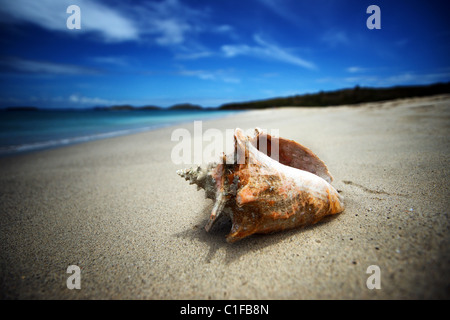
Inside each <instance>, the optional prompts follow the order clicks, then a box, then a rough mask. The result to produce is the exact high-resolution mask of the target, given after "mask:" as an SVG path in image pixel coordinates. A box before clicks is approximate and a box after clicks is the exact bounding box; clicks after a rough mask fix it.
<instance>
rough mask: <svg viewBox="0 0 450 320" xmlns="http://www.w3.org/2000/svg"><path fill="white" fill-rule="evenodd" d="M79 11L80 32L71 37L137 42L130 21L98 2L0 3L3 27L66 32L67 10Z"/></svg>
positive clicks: (18, 0) (46, 0) (25, 0)
mask: <svg viewBox="0 0 450 320" xmlns="http://www.w3.org/2000/svg"><path fill="white" fill-rule="evenodd" d="M72 4H77V5H78V6H79V7H80V11H81V29H80V30H70V32H72V33H75V32H76V33H96V34H98V35H100V36H101V38H102V39H104V40H105V41H126V40H137V39H138V37H139V31H138V29H137V28H136V26H135V24H134V23H133V20H132V19H130V18H128V17H126V16H124V15H123V14H122V13H120V12H119V11H116V10H114V9H111V7H109V6H106V5H104V4H102V3H100V2H98V1H89V0H76V1H74V0H39V1H35V0H15V1H2V4H1V6H0V16H1V18H2V21H3V22H6V23H32V24H35V25H38V26H40V27H42V28H45V29H48V30H52V31H61V32H68V31H69V30H68V29H67V26H66V20H67V18H68V17H69V14H67V13H66V9H67V7H68V6H70V5H72Z"/></svg>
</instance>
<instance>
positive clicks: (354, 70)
mask: <svg viewBox="0 0 450 320" xmlns="http://www.w3.org/2000/svg"><path fill="white" fill-rule="evenodd" d="M346 71H347V72H349V73H360V72H365V71H367V69H366V68H361V67H358V66H353V67H348V68H347V69H346Z"/></svg>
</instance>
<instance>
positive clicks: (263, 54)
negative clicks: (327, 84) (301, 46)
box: [221, 35, 316, 69]
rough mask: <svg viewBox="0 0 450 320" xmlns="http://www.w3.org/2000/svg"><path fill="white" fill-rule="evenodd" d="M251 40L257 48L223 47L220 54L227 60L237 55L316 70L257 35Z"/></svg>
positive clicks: (309, 64)
mask: <svg viewBox="0 0 450 320" xmlns="http://www.w3.org/2000/svg"><path fill="white" fill-rule="evenodd" d="M253 39H254V41H255V42H256V43H257V44H258V46H249V45H246V44H240V45H224V46H222V48H221V49H222V52H223V53H224V55H225V56H226V57H229V58H232V57H236V56H239V55H246V56H252V57H256V58H262V59H269V60H277V61H281V62H285V63H289V64H293V65H296V66H299V67H303V68H306V69H316V65H315V64H314V63H313V62H311V61H307V60H305V59H303V58H300V57H298V56H295V55H294V54H292V53H290V52H289V51H288V50H286V49H284V48H282V47H279V46H277V45H275V44H272V43H269V42H267V41H265V40H263V39H262V38H261V36H259V35H255V36H254V37H253Z"/></svg>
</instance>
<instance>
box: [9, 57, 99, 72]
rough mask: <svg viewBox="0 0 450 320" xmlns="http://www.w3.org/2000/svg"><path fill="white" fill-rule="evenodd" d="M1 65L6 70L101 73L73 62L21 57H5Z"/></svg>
mask: <svg viewBox="0 0 450 320" xmlns="http://www.w3.org/2000/svg"><path fill="white" fill-rule="evenodd" d="M0 66H2V67H4V68H6V71H15V72H23V73H34V74H52V75H79V74H99V73H101V72H100V71H99V70H97V69H92V68H87V67H83V66H77V65H72V64H61V63H55V62H49V61H37V60H27V59H21V58H5V59H2V60H0Z"/></svg>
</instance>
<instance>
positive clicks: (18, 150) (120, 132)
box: [0, 111, 243, 158]
mask: <svg viewBox="0 0 450 320" xmlns="http://www.w3.org/2000/svg"><path fill="white" fill-rule="evenodd" d="M63 112H64V111H63ZM83 112H84V111H83ZM213 112H214V111H209V113H210V114H212V113H213ZM219 112H220V111H219ZM239 112H243V111H224V113H226V114H225V115H216V116H214V117H206V118H204V117H205V116H203V117H201V118H200V119H199V120H201V121H208V120H211V119H216V118H225V117H229V116H233V115H235V114H236V113H239ZM189 122H191V121H188V120H173V121H171V122H167V123H162V124H154V125H150V126H148V125H147V126H140V127H136V128H128V129H118V128H117V129H115V130H113V131H106V132H100V133H93V134H90V135H83V134H82V133H80V134H79V135H76V136H69V137H64V138H59V139H52V140H45V141H39V142H34V143H27V144H18V145H10V146H5V147H0V158H1V157H8V156H14V155H18V154H24V153H29V152H39V151H43V150H50V149H54V148H60V147H65V146H71V145H74V144H79V143H85V142H90V141H96V140H102V139H109V138H115V137H120V136H126V135H132V134H136V133H141V132H149V131H153V130H158V129H163V128H166V127H171V126H175V125H182V124H184V123H189Z"/></svg>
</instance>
